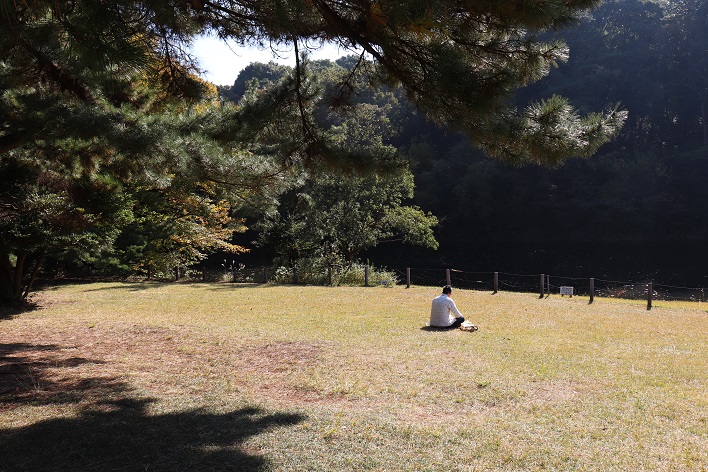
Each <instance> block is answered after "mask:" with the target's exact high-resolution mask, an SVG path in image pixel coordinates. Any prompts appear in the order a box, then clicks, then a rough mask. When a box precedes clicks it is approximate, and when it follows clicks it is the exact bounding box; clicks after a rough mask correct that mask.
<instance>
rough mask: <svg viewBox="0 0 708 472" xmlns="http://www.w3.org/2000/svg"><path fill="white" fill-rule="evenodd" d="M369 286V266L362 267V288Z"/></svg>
mask: <svg viewBox="0 0 708 472" xmlns="http://www.w3.org/2000/svg"><path fill="white" fill-rule="evenodd" d="M368 286H369V264H366V265H365V266H364V287H368Z"/></svg>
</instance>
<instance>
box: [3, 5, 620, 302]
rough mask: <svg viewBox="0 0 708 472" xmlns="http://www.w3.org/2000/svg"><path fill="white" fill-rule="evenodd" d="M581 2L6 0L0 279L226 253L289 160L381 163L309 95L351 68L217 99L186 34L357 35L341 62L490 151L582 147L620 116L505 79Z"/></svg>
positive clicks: (304, 72)
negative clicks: (54, 266)
mask: <svg viewBox="0 0 708 472" xmlns="http://www.w3.org/2000/svg"><path fill="white" fill-rule="evenodd" d="M596 4H597V1H596V0H573V1H571V2H568V1H560V0H551V1H549V0H543V1H529V2H523V3H518V2H516V1H512V0H506V1H494V2H486V1H471V0H470V1H463V2H459V1H454V2H452V1H449V0H437V1H434V2H431V1H425V2H422V1H410V2H403V3H402V2H398V1H380V2H375V3H371V2H370V1H368V0H366V1H363V0H348V1H336V2H335V1H331V0H314V1H312V0H306V1H305V0H303V1H300V0H296V1H292V0H289V1H283V0H267V1H259V2H251V1H240V0H218V1H203V0H192V1H186V0H176V1H173V2H158V1H155V0H143V1H130V0H119V1H115V2H102V1H99V0H81V1H73V0H72V1H57V0H51V1H50V0H32V1H27V2H15V1H11V0H3V1H1V2H0V27H1V28H0V55H1V56H0V57H2V58H3V59H2V61H0V158H1V159H2V161H1V166H0V169H1V170H2V172H3V174H2V180H3V183H4V184H6V187H5V191H4V193H3V195H2V198H3V199H2V201H1V202H0V203H1V205H2V206H1V211H2V220H1V221H0V225H2V228H1V229H2V240H1V241H0V262H1V264H2V272H1V273H0V291H1V292H2V294H1V295H2V297H3V298H15V299H17V298H22V297H23V296H26V294H27V292H28V290H29V287H30V285H31V276H30V277H29V279H30V280H29V281H28V277H27V272H28V270H27V269H28V267H30V262H33V267H35V268H38V267H40V262H41V261H43V259H44V257H45V255H49V256H50V257H51V258H53V259H55V260H57V259H61V258H68V259H72V260H74V261H78V262H80V263H82V264H90V265H93V266H96V265H102V264H103V265H105V264H112V265H115V266H123V267H125V268H126V269H130V268H133V269H134V268H135V267H138V266H146V265H149V264H157V263H159V264H162V265H163V266H166V265H171V264H178V263H190V262H194V261H196V260H199V259H200V258H202V257H205V256H206V254H207V253H208V252H210V251H214V250H231V251H240V250H242V249H243V248H240V247H237V246H234V245H231V244H230V242H229V240H228V236H229V234H231V233H232V232H233V230H235V229H239V224H240V223H239V222H238V221H234V220H233V219H232V217H233V214H232V213H231V211H232V210H233V208H234V207H238V206H239V202H248V204H249V205H251V204H253V200H254V199H263V198H265V199H268V198H272V197H273V196H276V195H277V193H278V192H280V191H282V190H283V189H284V188H288V187H289V185H290V183H291V180H292V179H295V178H297V174H298V172H300V171H301V170H303V169H310V168H318V167H320V168H321V167H322V166H326V165H332V166H340V167H343V168H346V169H350V170H351V169H367V168H368V169H369V170H370V169H372V168H377V166H380V165H381V164H382V160H381V159H380V156H377V155H370V154H367V153H366V152H365V153H363V154H364V155H362V153H361V152H360V149H357V148H354V147H352V146H351V145H350V144H348V143H347V142H346V140H345V141H342V140H339V139H338V136H339V135H341V133H340V134H338V133H337V132H332V130H330V129H328V127H327V126H323V123H325V124H326V123H327V122H326V121H323V120H322V119H321V116H319V115H318V113H319V112H320V109H321V107H319V106H318V104H321V103H323V100H325V101H326V103H328V104H329V105H330V106H340V105H343V104H345V103H347V102H348V101H349V98H350V96H351V94H352V92H353V91H354V90H356V89H358V88H359V85H356V84H355V83H354V82H353V78H354V77H356V75H357V74H350V76H348V77H349V78H352V80H350V79H349V78H344V80H342V81H341V83H340V84H339V86H338V87H336V88H333V89H332V90H333V91H334V90H336V91H337V92H336V93H332V94H330V95H328V96H323V95H320V91H319V89H318V88H317V84H316V83H315V81H313V80H311V77H309V76H308V69H307V66H306V64H305V61H304V59H303V58H302V57H301V56H300V55H298V59H297V63H296V66H295V68H294V70H293V71H292V73H291V74H290V75H289V77H287V78H285V79H284V80H283V81H281V82H280V83H279V84H278V86H277V87H275V88H273V89H269V90H267V91H258V90H254V92H253V93H252V94H250V95H249V94H246V96H245V97H244V99H243V100H242V102H241V103H240V105H239V107H234V106H227V105H223V106H222V104H220V103H219V102H217V101H216V100H214V99H213V98H214V95H213V87H211V86H210V84H207V83H205V82H203V81H201V80H200V79H199V78H198V77H197V75H196V73H197V69H196V67H195V65H194V63H193V58H191V57H190V56H189V54H188V53H187V52H186V51H187V50H188V49H187V47H188V45H189V41H190V39H191V38H192V37H194V36H195V35H197V34H208V33H212V34H216V35H218V36H220V37H222V38H225V39H232V40H235V41H237V42H240V43H242V44H254V43H269V42H270V43H275V44H279V43H290V44H293V45H294V46H295V49H296V51H298V52H299V51H301V50H306V49H307V43H308V41H313V40H326V41H332V42H337V43H340V44H341V45H343V46H345V47H357V48H361V50H363V51H364V53H363V54H362V56H361V57H360V58H359V60H357V61H355V62H354V63H353V67H354V70H355V71H366V73H367V76H368V77H370V78H371V80H372V82H373V83H378V84H387V85H389V86H399V85H400V87H401V88H402V90H404V91H405V94H406V96H407V97H408V99H409V100H411V102H412V103H414V104H415V106H416V107H418V108H419V109H420V110H422V111H423V112H424V113H425V114H426V116H428V117H429V118H431V119H432V120H434V121H435V122H436V123H438V124H441V125H445V126H452V127H456V128H458V129H461V130H463V131H464V132H466V133H467V135H469V136H470V137H472V139H473V140H474V141H475V142H476V143H478V145H480V146H482V147H483V148H484V149H485V150H486V152H488V153H489V154H491V155H494V156H497V157H500V158H502V159H505V160H509V161H512V162H516V163H519V162H538V163H550V164H557V163H558V162H560V161H561V160H562V159H563V158H565V157H567V156H587V155H590V154H592V153H593V152H595V151H596V150H597V148H598V147H599V146H600V145H602V144H603V143H605V142H607V141H608V140H609V139H611V138H612V137H613V136H615V135H616V133H617V132H618V130H619V128H620V127H621V125H622V123H623V121H624V118H625V113H624V112H622V111H618V109H617V108H616V107H615V106H614V105H610V107H609V108H608V109H607V110H606V112H604V113H602V114H598V113H596V111H597V110H593V111H592V112H591V113H589V114H587V115H585V116H582V115H580V114H578V113H577V112H576V111H575V109H574V108H573V107H571V106H570V105H569V104H568V102H567V101H566V100H565V99H562V98H560V97H558V96H555V95H554V96H552V97H551V98H549V99H548V100H537V101H532V102H531V104H529V105H526V104H524V105H520V106H518V107H517V106H515V105H514V104H513V103H512V102H511V101H510V100H509V94H510V93H511V92H512V91H513V90H514V89H516V88H517V87H520V86H524V85H527V84H529V83H532V82H534V81H537V80H539V79H540V78H542V77H543V76H545V75H546V74H547V72H548V70H549V69H550V67H552V66H553V65H556V64H558V63H560V62H562V61H564V60H565V59H566V56H567V49H566V48H565V46H564V45H563V44H562V43H560V42H557V41H554V40H549V41H547V42H541V41H539V40H538V34H541V33H544V32H546V31H550V30H554V29H557V28H559V27H562V26H567V25H569V24H570V23H572V21H573V20H574V19H575V17H576V16H577V14H578V13H581V12H584V11H586V10H587V9H588V8H591V7H594V6H595V5H596ZM384 164H385V163H384ZM383 167H386V166H385V165H384V166H383ZM226 208H229V211H225V209H226ZM234 224H235V226H229V225H234ZM113 262H114V263H113Z"/></svg>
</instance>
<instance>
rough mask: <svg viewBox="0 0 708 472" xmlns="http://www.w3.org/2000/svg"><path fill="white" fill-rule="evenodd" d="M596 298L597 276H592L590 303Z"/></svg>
mask: <svg viewBox="0 0 708 472" xmlns="http://www.w3.org/2000/svg"><path fill="white" fill-rule="evenodd" d="M594 300H595V278H593V277H591V278H590V303H592V302H593V301H594Z"/></svg>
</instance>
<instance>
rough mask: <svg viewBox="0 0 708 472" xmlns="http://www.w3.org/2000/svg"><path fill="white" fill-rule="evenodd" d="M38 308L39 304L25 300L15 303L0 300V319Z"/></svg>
mask: <svg viewBox="0 0 708 472" xmlns="http://www.w3.org/2000/svg"><path fill="white" fill-rule="evenodd" d="M38 308H39V306H38V305H37V304H36V303H33V302H27V301H25V302H16V303H7V302H0V321H2V320H9V319H11V318H14V317H15V316H17V315H21V314H23V313H28V312H30V311H34V310H36V309H38Z"/></svg>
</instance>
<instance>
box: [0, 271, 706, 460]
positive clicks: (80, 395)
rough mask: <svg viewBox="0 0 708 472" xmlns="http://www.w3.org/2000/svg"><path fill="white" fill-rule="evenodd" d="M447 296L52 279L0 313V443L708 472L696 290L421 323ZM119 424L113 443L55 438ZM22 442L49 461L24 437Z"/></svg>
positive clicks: (74, 452)
mask: <svg viewBox="0 0 708 472" xmlns="http://www.w3.org/2000/svg"><path fill="white" fill-rule="evenodd" d="M438 292H439V289H438V288H429V287H428V288H426V287H413V288H411V289H404V288H402V287H393V288H381V287H377V288H356V287H302V286H297V287H293V286H272V285H271V286H256V285H235V284H216V285H202V284H194V285H185V284H150V283H147V284H123V283H103V284H90V285H76V286H62V287H58V288H55V289H52V290H47V291H45V292H44V293H42V294H41V300H40V301H41V304H42V305H43V306H44V308H43V309H41V310H38V311H34V312H31V313H26V314H23V315H20V316H16V317H14V318H12V319H10V320H6V321H2V322H0V349H2V350H1V351H0V373H2V372H5V371H8V372H13V374H12V375H5V376H2V377H0V455H2V456H3V457H7V458H9V460H10V461H11V462H5V463H15V464H19V466H18V468H17V469H15V470H42V468H43V466H46V470H49V469H51V467H50V466H49V464H50V463H51V464H56V463H57V462H56V461H58V463H60V464H63V465H64V469H70V468H79V469H82V470H99V469H101V467H102V464H103V463H102V462H101V461H102V460H104V459H101V457H107V458H108V459H106V460H108V461H110V462H112V465H111V467H110V469H112V470H136V469H142V468H146V467H147V468H150V469H158V470H175V469H184V468H186V469H193V470H198V469H200V468H202V469H204V468H210V469H212V470H234V469H235V470H308V471H310V470H323V471H324V470H431V471H433V470H435V471H437V470H446V471H447V470H632V469H633V470H706V469H707V468H708V425H707V422H708V413H707V412H708V400H707V398H706V395H705V392H706V391H707V389H706V387H707V386H706V383H707V382H706V380H707V379H706V372H708V346H707V343H706V339H708V314H706V311H705V307H704V306H703V305H699V304H695V305H685V304H684V305H671V304H667V303H663V304H662V305H660V306H656V305H655V308H654V309H653V310H651V311H648V310H646V305H643V304H641V303H635V304H631V303H617V302H616V301H613V300H606V299H596V300H595V302H594V303H593V304H591V305H590V304H588V300H587V298H583V297H573V298H560V297H553V296H551V297H549V298H546V299H539V298H538V297H537V296H535V295H533V294H516V293H499V294H496V295H492V294H491V293H488V292H478V291H465V290H457V291H455V293H454V294H453V296H454V298H455V301H456V302H457V304H458V306H459V307H460V309H461V310H462V312H463V313H464V314H465V316H466V317H467V318H468V319H469V320H470V321H472V322H473V323H475V324H477V325H479V326H480V330H479V331H478V332H474V333H469V332H463V331H458V330H454V331H447V332H445V331H442V332H440V331H427V330H424V329H422V328H423V327H424V325H425V323H426V321H427V318H428V310H429V304H430V300H431V299H432V298H433V297H434V296H437V294H438ZM3 377H4V378H5V379H4V380H3ZM116 425H118V426H116ZM104 426H105V431H104ZM109 426H110V428H114V429H116V428H117V429H116V431H117V436H118V439H117V443H116V444H115V445H113V446H111V445H104V444H101V447H108V448H109V451H108V452H106V453H104V456H100V454H98V453H96V451H95V450H94V448H96V447H98V445H97V444H94V441H93V440H89V439H86V438H84V439H81V438H83V437H84V436H81V435H79V436H81V438H72V437H70V438H69V439H61V440H60V438H64V436H62V434H61V433H60V430H61V429H62V427H64V428H68V429H69V430H70V431H76V432H77V434H78V431H81V430H87V431H92V432H93V433H92V434H93V436H94V437H95V438H97V439H96V441H99V440H101V441H102V439H101V438H103V436H104V435H106V434H109V433H108V431H109V429H110V428H109ZM185 435H187V436H189V435H194V437H183V436H185ZM131 438H132V439H131ZM25 441H38V442H39V443H40V446H38V448H37V451H41V450H44V449H45V448H49V449H50V450H51V451H53V452H52V454H51V455H50V457H53V458H54V462H50V461H48V460H47V459H42V458H41V457H40V454H39V452H37V453H36V454H32V453H31V452H27V451H26V450H24V452H17V451H14V447H15V446H18V445H19V444H21V443H22V442H25ZM57 441H59V443H57ZM61 441H64V443H62V442H61ZM135 441H140V442H141V444H142V446H140V448H138V452H139V454H131V452H130V450H131V447H134V445H133V443H134V442H135ZM99 442H100V441H99ZM42 444H44V446H42ZM57 444H63V446H59V445H57ZM172 445H179V446H180V452H179V453H178V454H172V455H170V454H167V453H166V452H165V449H166V450H168V451H169V450H170V448H171V447H173V446H172ZM42 457H44V456H42ZM82 461H83V462H82ZM234 464H241V465H242V468H240V469H239V468H238V467H235V466H234ZM1 468H2V467H0V469H1ZM60 469H61V467H60Z"/></svg>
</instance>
